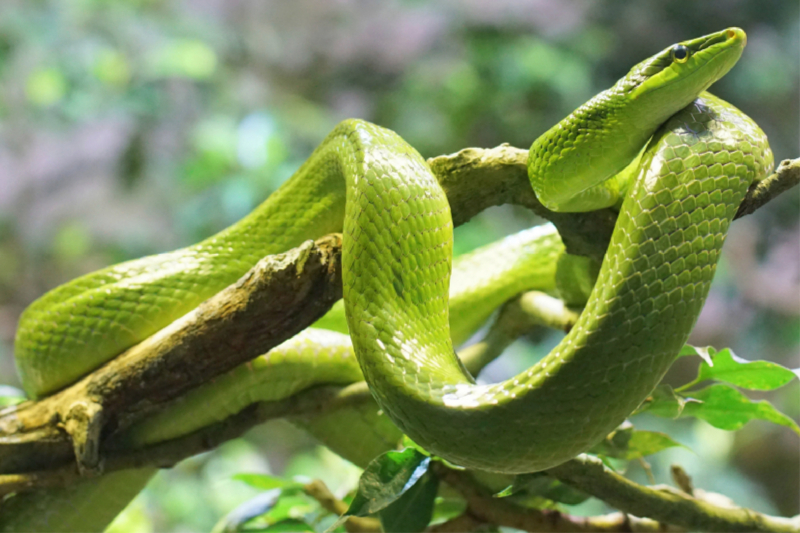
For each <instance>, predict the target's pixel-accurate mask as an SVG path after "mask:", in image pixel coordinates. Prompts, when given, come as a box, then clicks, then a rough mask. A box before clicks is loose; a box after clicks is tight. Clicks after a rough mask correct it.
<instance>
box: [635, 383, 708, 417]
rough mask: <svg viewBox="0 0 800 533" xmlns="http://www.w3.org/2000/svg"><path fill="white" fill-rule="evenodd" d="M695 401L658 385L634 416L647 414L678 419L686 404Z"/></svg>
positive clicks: (666, 386)
mask: <svg viewBox="0 0 800 533" xmlns="http://www.w3.org/2000/svg"><path fill="white" fill-rule="evenodd" d="M693 401H695V400H693V399H691V398H684V397H683V396H680V395H679V394H677V393H676V392H675V391H674V390H673V389H672V387H670V386H669V385H659V386H658V387H656V389H655V390H654V391H653V392H652V394H650V396H649V397H648V398H647V399H646V400H645V401H644V402H643V403H642V405H640V406H639V409H637V410H636V412H635V413H634V414H639V413H643V412H645V411H646V412H648V413H651V414H654V415H657V416H662V417H664V418H678V417H679V416H681V413H682V412H683V410H684V409H685V408H686V404H687V403H691V402H693Z"/></svg>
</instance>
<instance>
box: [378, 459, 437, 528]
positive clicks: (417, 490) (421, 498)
mask: <svg viewBox="0 0 800 533" xmlns="http://www.w3.org/2000/svg"><path fill="white" fill-rule="evenodd" d="M438 489H439V479H438V478H437V477H436V476H434V475H432V474H431V473H430V472H426V473H425V475H423V476H422V478H420V479H419V481H417V482H416V483H414V485H413V486H412V487H411V488H410V489H408V490H407V491H406V492H405V493H404V494H403V495H402V496H400V497H399V498H398V499H397V500H395V501H394V503H392V504H391V505H389V506H388V507H387V508H385V509H384V510H382V511H381V512H380V519H381V525H382V526H383V530H384V531H385V532H386V533H403V532H416V531H423V530H424V529H425V528H426V527H427V525H428V524H429V523H430V521H431V518H432V517H433V505H434V500H436V493H437V491H438Z"/></svg>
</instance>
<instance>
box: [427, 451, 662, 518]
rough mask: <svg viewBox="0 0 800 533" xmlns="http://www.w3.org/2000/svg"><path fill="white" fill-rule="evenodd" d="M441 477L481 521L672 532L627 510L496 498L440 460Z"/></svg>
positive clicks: (438, 469)
mask: <svg viewBox="0 0 800 533" xmlns="http://www.w3.org/2000/svg"><path fill="white" fill-rule="evenodd" d="M434 468H435V469H436V474H437V475H438V476H439V478H440V479H441V480H442V481H444V482H446V483H447V484H448V485H450V486H451V487H453V488H454V489H456V490H457V491H458V492H460V493H461V495H462V496H464V498H465V499H466V500H467V514H468V515H469V516H471V517H472V518H474V519H476V520H477V521H479V522H484V523H489V524H496V525H498V526H504V527H512V528H515V529H521V530H523V531H670V529H669V528H668V527H667V526H665V525H662V524H659V523H657V522H654V521H652V520H647V519H641V518H636V517H633V516H628V515H626V514H623V513H614V514H610V515H605V516H570V515H568V514H564V513H560V512H558V511H551V510H541V511H540V510H538V509H525V508H522V507H519V506H517V505H514V504H513V503H509V502H507V501H505V500H503V499H498V498H494V497H492V495H491V494H488V493H487V492H486V489H484V488H483V487H481V486H480V485H479V484H477V483H475V481H473V480H472V478H471V477H470V475H469V474H468V473H467V472H460V471H457V470H452V469H450V468H447V467H446V466H444V465H443V464H441V463H436V464H435V466H434Z"/></svg>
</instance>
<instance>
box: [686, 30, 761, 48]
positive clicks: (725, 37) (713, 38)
mask: <svg viewBox="0 0 800 533" xmlns="http://www.w3.org/2000/svg"><path fill="white" fill-rule="evenodd" d="M731 41H741V46H742V47H744V46H745V45H746V44H747V34H746V33H745V32H744V30H742V29H741V28H728V29H727V30H725V31H721V32H717V33H715V34H712V35H709V36H708V38H707V39H705V40H703V41H702V42H701V43H699V44H695V46H694V47H691V46H690V48H694V51H695V52H700V51H701V50H706V49H708V48H711V47H712V46H714V45H716V44H726V45H729V44H730V42H731Z"/></svg>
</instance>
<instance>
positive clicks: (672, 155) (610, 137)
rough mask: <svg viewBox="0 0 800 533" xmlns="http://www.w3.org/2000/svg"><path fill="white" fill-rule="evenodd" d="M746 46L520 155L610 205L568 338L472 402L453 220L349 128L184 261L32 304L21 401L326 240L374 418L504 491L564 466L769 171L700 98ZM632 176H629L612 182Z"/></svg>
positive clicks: (691, 309) (754, 148)
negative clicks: (497, 477)
mask: <svg viewBox="0 0 800 533" xmlns="http://www.w3.org/2000/svg"><path fill="white" fill-rule="evenodd" d="M744 44H745V37H744V32H743V31H741V30H739V29H737V28H731V29H728V30H725V31H722V32H718V33H715V34H711V35H708V36H705V37H701V38H698V39H694V40H691V41H686V42H684V43H682V44H681V45H680V47H682V50H683V51H685V54H683V53H682V54H681V55H680V56H678V55H676V54H675V52H674V49H666V50H665V51H663V52H661V53H659V54H657V55H656V56H653V57H652V58H650V59H648V60H646V61H645V62H643V63H641V64H640V65H637V66H636V67H634V69H633V70H632V71H631V73H630V74H629V75H628V76H626V77H625V78H623V79H622V80H620V82H619V83H618V84H617V85H615V87H614V88H612V89H610V90H609V91H607V92H606V93H603V94H601V95H599V96H598V97H596V98H595V99H593V100H592V101H590V102H589V103H587V104H586V105H585V106H583V107H582V108H581V109H579V110H578V111H576V114H574V115H571V116H570V117H568V118H567V119H565V121H562V123H560V124H559V125H557V126H556V127H554V128H553V129H552V130H550V131H549V132H547V133H546V134H544V135H543V136H542V137H540V138H539V140H537V141H536V142H535V143H534V146H533V147H532V150H531V159H530V160H529V165H528V169H529V175H530V177H531V182H532V186H533V187H534V190H535V191H536V192H537V195H538V196H539V198H540V199H541V200H542V202H543V203H544V204H545V205H548V206H549V207H551V208H552V209H554V210H588V209H593V208H597V207H602V206H606V205H616V204H619V203H620V201H621V207H620V211H619V219H618V222H617V225H616V228H615V231H614V234H613V237H612V240H611V244H610V246H609V249H608V253H607V254H606V257H605V259H604V261H603V265H602V267H601V270H600V274H599V276H598V280H597V282H596V285H595V287H594V290H593V291H592V294H591V297H590V299H589V301H588V303H587V305H586V307H585V309H584V311H583V313H582V314H581V317H580V320H579V322H578V323H577V325H576V326H575V327H574V328H573V330H572V331H571V332H570V333H569V334H568V335H567V336H566V337H565V338H564V340H563V341H562V342H561V343H560V344H559V345H558V346H557V347H556V348H555V349H554V350H553V352H552V353H551V354H550V355H548V356H547V357H546V358H545V359H544V360H543V361H541V362H540V363H539V364H537V365H536V366H534V367H532V368H531V369H529V370H528V371H526V372H523V373H522V374H520V375H518V376H516V377H514V378H511V379H509V380H507V381H505V382H502V383H498V384H493V385H478V384H475V382H474V380H473V378H472V377H471V376H470V375H469V374H468V373H467V372H466V371H465V370H464V368H463V366H462V365H461V363H460V361H459V360H458V358H457V357H456V356H455V353H454V350H453V344H452V341H451V338H450V334H449V316H448V286H449V278H450V266H451V254H452V219H451V216H450V208H449V205H448V203H447V199H446V197H445V195H444V193H443V191H442V189H441V188H440V186H439V184H438V182H437V180H436V178H435V176H434V175H433V174H432V173H431V171H430V169H429V167H428V166H427V164H426V163H425V161H424V159H423V158H422V157H421V156H420V155H419V154H418V153H417V152H416V151H415V150H414V149H413V148H412V147H410V146H409V145H408V144H407V143H405V142H404V141H403V140H402V139H401V138H400V137H399V136H397V135H396V134H395V133H393V132H391V131H389V130H386V129H383V128H380V127H377V126H374V125H371V124H368V123H365V122H362V121H355V120H353V121H346V122H344V123H342V124H341V125H340V126H339V127H337V128H336V129H335V130H334V131H333V132H332V133H331V134H330V135H329V136H328V138H327V139H326V140H325V141H324V142H323V143H322V145H321V146H320V148H318V149H317V150H316V151H315V153H314V154H313V155H312V157H311V158H310V159H309V160H308V161H307V162H306V163H305V164H304V165H303V167H302V168H301V169H300V170H299V171H298V173H297V174H296V175H295V176H293V177H292V179H291V180H290V181H289V182H287V184H286V185H284V186H283V187H282V188H281V189H280V190H279V191H277V192H276V193H275V194H274V195H273V196H272V197H270V198H269V199H268V200H267V201H266V202H265V203H264V204H262V206H261V207H259V208H258V209H257V210H256V211H255V212H254V213H252V214H251V215H249V216H248V217H247V218H246V219H244V220H243V221H242V222H240V223H238V224H236V225H234V226H233V227H231V228H229V229H228V230H226V231H224V232H222V233H221V234H219V235H217V236H214V237H212V238H210V239H208V240H206V241H204V242H202V243H200V244H198V245H195V246H194V247H190V248H187V249H184V250H179V251H177V252H172V253H170V254H162V255H160V256H154V257H151V258H144V259H141V260H137V261H133V262H129V263H125V264H122V265H119V266H116V267H109V268H108V269H105V270H103V271H100V272H99V273H95V274H89V275H87V276H85V277H83V278H79V279H78V280H76V281H74V282H72V283H69V284H67V285H65V286H62V287H61V288H58V289H56V290H55V291H53V292H51V293H49V294H48V295H46V296H44V297H43V298H42V299H40V300H39V301H38V302H36V303H34V304H33V305H32V306H31V307H30V308H29V310H27V311H26V313H25V314H24V316H23V318H22V321H21V324H20V327H19V330H18V334H17V345H16V346H17V348H16V349H17V362H18V367H19V369H20V373H21V376H22V378H23V382H24V384H25V387H26V390H27V391H28V392H29V393H30V394H32V395H44V394H48V393H50V392H52V391H54V390H57V389H58V388H61V387H63V386H65V385H67V384H68V383H70V382H71V381H73V380H74V379H76V378H77V377H79V376H81V375H83V374H85V373H87V372H89V371H91V369H92V368H94V367H96V366H97V365H99V364H101V363H102V362H103V361H106V360H108V359H109V358H111V357H114V356H115V355H116V354H118V353H119V352H120V351H122V350H124V349H125V348H127V347H129V346H131V345H132V344H135V343H136V342H138V341H140V340H142V339H143V338H145V337H146V336H148V335H149V334H151V333H153V332H154V331H157V330H158V329H160V328H161V327H164V326H165V325H166V324H168V323H169V322H170V321H171V320H174V319H175V318H177V317H179V316H181V315H182V314H184V313H185V312H187V311H188V310H190V309H191V308H193V307H195V306H196V305H197V304H198V303H199V302H200V301H202V300H203V299H205V298H207V297H208V296H210V295H212V294H214V293H215V292H217V291H219V290H220V289H222V288H223V287H225V286H226V285H227V284H229V283H231V282H233V281H234V280H235V279H237V277H238V276H240V275H241V274H243V273H244V272H245V271H246V270H247V269H248V268H249V267H250V266H251V265H252V264H254V263H255V262H256V261H257V260H258V259H259V258H260V257H262V256H263V255H267V254H270V253H277V252H280V251H284V250H286V249H288V248H290V247H292V246H295V245H296V244H299V242H301V241H303V240H305V239H308V238H314V237H316V236H319V235H322V234H325V233H328V232H332V231H339V230H343V233H344V249H343V259H342V264H343V286H344V299H345V306H346V313H347V321H348V325H349V331H350V335H351V338H352V341H353V347H354V350H355V353H356V355H357V357H358V360H359V364H360V367H361V370H362V372H363V374H364V377H365V379H366V380H367V382H368V383H369V385H370V389H371V391H372V393H373V395H374V396H375V398H376V399H377V401H378V403H379V404H380V405H381V407H382V408H383V409H384V411H385V412H386V413H387V414H388V415H389V417H390V418H391V419H392V420H393V421H394V422H395V423H396V424H397V425H398V426H399V427H400V428H401V429H402V430H403V431H404V432H405V433H406V434H408V435H409V436H410V437H411V438H412V439H414V440H415V441H416V442H418V443H419V444H421V445H422V446H424V447H426V448H427V449H429V450H430V451H431V452H433V453H436V454H438V455H441V456H442V457H444V458H446V459H448V460H450V461H452V462H454V463H457V464H461V465H464V466H467V467H474V468H480V469H485V470H492V471H498V472H507V473H516V472H531V471H536V470H542V469H545V468H548V467H551V466H555V465H557V464H559V463H561V462H563V461H566V460H568V459H570V458H571V457H573V456H575V455H576V454H578V453H580V452H582V451H585V450H586V449H587V448H588V447H590V446H591V445H592V444H593V443H594V442H597V441H598V440H600V439H601V438H603V437H604V436H605V435H606V434H607V433H608V432H609V431H611V430H612V429H614V428H615V427H616V426H617V425H618V424H619V423H620V422H622V421H623V420H624V418H625V417H626V416H628V415H629V414H630V413H631V412H632V411H633V410H634V409H635V408H636V407H637V406H638V404H639V403H640V402H641V401H642V400H643V399H644V398H645V397H646V396H647V394H648V393H649V392H650V391H651V390H652V389H653V387H655V385H656V384H657V383H658V381H659V380H660V379H661V377H662V376H663V374H664V372H665V371H666V369H667V368H668V367H669V365H670V364H671V363H672V361H673V359H674V358H675V356H676V355H677V353H678V351H679V349H680V347H681V346H682V345H683V343H684V342H685V340H686V338H687V337H688V335H689V332H690V331H691V328H692V327H693V325H694V323H695V321H696V319H697V316H698V314H699V311H700V309H701V307H702V305H703V302H704V300H705V297H706V295H707V293H708V289H709V284H710V283H711V279H712V277H713V275H714V270H715V268H716V262H717V259H718V256H719V251H720V248H721V246H722V243H723V241H724V238H725V234H726V232H727V229H728V225H729V224H730V221H731V220H732V218H733V215H734V214H735V212H736V209H737V208H738V206H739V203H740V202H741V200H742V198H743V197H744V195H745V193H746V191H747V189H748V187H749V186H750V185H751V184H752V183H753V182H754V181H755V180H758V179H760V178H761V177H763V176H764V175H765V173H766V172H767V171H768V170H769V169H770V168H771V165H772V155H771V152H770V150H769V147H768V144H767V141H766V138H765V136H764V135H763V133H762V132H761V130H760V129H759V128H758V127H757V126H756V125H755V124H754V123H753V122H752V121H751V120H750V119H749V118H748V117H746V116H745V115H743V114H742V113H741V112H740V111H739V110H737V109H736V108H734V107H733V106H731V105H730V104H727V103H726V102H723V101H722V100H719V99H718V98H716V97H714V96H712V95H710V94H708V93H705V92H704V91H705V89H707V88H708V87H709V86H710V85H711V84H712V83H714V81H716V80H717V79H719V78H720V77H721V76H723V75H724V74H725V73H726V72H727V71H728V70H729V69H730V68H731V67H732V66H733V64H734V63H735V62H736V60H737V59H738V57H739V56H740V55H741V51H742V49H743V47H744ZM670 117H671V118H670ZM598 131H599V133H600V134H597V135H595V134H593V133H592V132H598ZM622 138H625V139H634V140H635V142H634V141H631V142H629V143H621V144H620V143H618V142H617V141H618V140H619V139H622ZM648 139H649V140H648ZM542 146H549V147H550V148H549V150H550V151H548V150H543V149H542ZM642 149H644V150H643V152H642ZM640 152H641V153H640ZM637 153H640V155H638V156H637ZM537 154H538V155H537ZM542 154H544V155H542ZM586 154H591V157H588V156H587V155H586ZM632 160H634V161H635V163H634V164H633V166H632V167H631V171H630V172H626V173H625V176H629V178H625V179H622V178H619V177H615V176H617V174H618V173H619V172H620V171H622V170H623V169H625V167H626V166H629V165H630V164H631V161H632ZM587 163H591V164H589V165H587ZM587 167H589V168H588V169H587ZM579 168H580V169H581V170H580V172H578V171H577V170H576V169H579ZM548 169H549V170H548ZM592 170H594V172H592ZM573 171H574V173H575V176H573ZM553 179H556V185H552V180H553ZM564 180H566V181H564ZM562 181H564V182H563V183H562ZM342 221H343V222H342ZM314 370H315V369H314V367H313V365H309V366H308V368H306V369H305V370H304V371H307V372H314Z"/></svg>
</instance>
